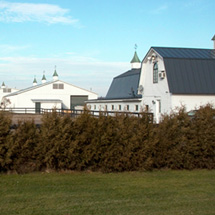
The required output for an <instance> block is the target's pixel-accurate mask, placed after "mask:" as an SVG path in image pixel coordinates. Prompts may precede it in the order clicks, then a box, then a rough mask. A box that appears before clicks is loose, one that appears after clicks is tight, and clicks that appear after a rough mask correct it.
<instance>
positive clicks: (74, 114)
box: [0, 108, 153, 121]
mask: <svg viewBox="0 0 215 215" xmlns="http://www.w3.org/2000/svg"><path fill="white" fill-rule="evenodd" d="M0 110H2V111H7V112H10V113H15V114H44V113H52V112H53V111H56V112H57V113H59V114H61V115H65V114H69V115H70V116H71V117H77V116H79V115H81V114H83V113H84V112H85V111H86V110H84V109H46V108H40V109H35V108H4V109H0ZM88 112H89V113H90V114H91V115H93V116H95V117H99V115H100V114H102V115H103V116H115V115H116V114H122V115H127V116H136V117H142V116H143V114H144V115H145V114H146V115H147V116H148V118H149V121H153V113H141V112H128V111H95V110H88Z"/></svg>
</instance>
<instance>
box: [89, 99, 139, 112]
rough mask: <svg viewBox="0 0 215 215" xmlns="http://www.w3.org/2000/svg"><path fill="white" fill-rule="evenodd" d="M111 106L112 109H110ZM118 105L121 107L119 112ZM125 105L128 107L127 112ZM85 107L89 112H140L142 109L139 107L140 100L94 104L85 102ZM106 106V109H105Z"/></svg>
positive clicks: (107, 101)
mask: <svg viewBox="0 0 215 215" xmlns="http://www.w3.org/2000/svg"><path fill="white" fill-rule="evenodd" d="M112 105H113V106H114V109H112ZM119 105H121V110H119ZM127 105H129V110H127ZM136 105H138V110H136ZM87 106H88V108H89V109H90V110H95V111H129V112H141V111H142V110H143V107H142V105H141V100H139V101H137V102H124V101H114V100H113V101H112V102H111V101H110V100H106V102H105V101H100V102H98V101H96V102H87ZM105 106H107V109H106V107H105Z"/></svg>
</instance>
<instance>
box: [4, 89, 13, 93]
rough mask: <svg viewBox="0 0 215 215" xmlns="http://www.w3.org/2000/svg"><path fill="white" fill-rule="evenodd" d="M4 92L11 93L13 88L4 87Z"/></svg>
mask: <svg viewBox="0 0 215 215" xmlns="http://www.w3.org/2000/svg"><path fill="white" fill-rule="evenodd" d="M3 93H11V89H10V88H3Z"/></svg>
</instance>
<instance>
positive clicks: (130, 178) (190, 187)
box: [0, 170, 215, 215]
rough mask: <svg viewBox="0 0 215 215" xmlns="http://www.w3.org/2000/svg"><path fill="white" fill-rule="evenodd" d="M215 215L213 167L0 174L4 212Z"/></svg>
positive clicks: (30, 214)
mask: <svg viewBox="0 0 215 215" xmlns="http://www.w3.org/2000/svg"><path fill="white" fill-rule="evenodd" d="M13 214H16V215H17V214H19V215H84V214H91V215H97V214H101V215H105V214H108V215H122V214H123V215H128V214H129V215H139V214H146V215H158V214H159V215H161V214H162V215H170V214H171V215H179V214H181V215H187V214H194V215H205V214H208V215H212V214H215V171H214V170H213V171H207V170H195V171H169V170H168V171H153V172H142V173H140V172H131V173H118V174H117V173H112V174H102V173H78V172H75V173H34V174H26V175H0V215H13Z"/></svg>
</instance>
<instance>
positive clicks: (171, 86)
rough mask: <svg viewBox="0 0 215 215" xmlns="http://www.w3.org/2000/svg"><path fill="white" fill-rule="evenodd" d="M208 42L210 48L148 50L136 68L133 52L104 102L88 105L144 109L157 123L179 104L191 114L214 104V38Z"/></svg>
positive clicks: (104, 107) (97, 101)
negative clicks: (203, 106) (211, 42)
mask: <svg viewBox="0 0 215 215" xmlns="http://www.w3.org/2000/svg"><path fill="white" fill-rule="evenodd" d="M212 40H213V41H214V49H194V48H167V47H151V48H150V49H149V51H148V53H147V54H146V56H145V57H144V59H143V61H142V63H141V68H140V69H138V67H137V65H138V57H137V55H136V52H135V55H134V58H133V59H132V61H131V64H132V66H134V67H132V69H131V70H129V71H128V72H126V73H123V74H122V75H119V76H117V77H115V78H114V79H113V82H112V84H111V86H110V88H109V91H108V93H107V96H106V97H105V98H104V99H102V100H101V99H100V100H95V101H89V102H88V105H90V107H91V109H95V110H104V109H106V110H108V111H110V110H114V111H120V110H122V111H123V110H127V111H130V112H139V111H141V110H147V111H149V112H151V113H153V114H154V119H155V121H156V122H159V119H160V117H161V114H165V113H167V114H168V113H170V112H171V111H172V110H175V109H176V107H180V106H181V105H184V106H185V107H186V110H187V111H191V110H194V109H196V108H198V107H199V106H201V105H206V104H207V103H213V104H214V103H215V84H214V83H215V36H214V37H213V38H212ZM122 107H123V108H122ZM127 107H128V108H127Z"/></svg>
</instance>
